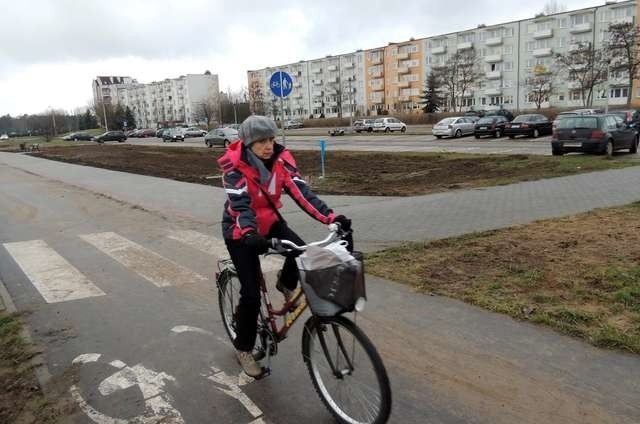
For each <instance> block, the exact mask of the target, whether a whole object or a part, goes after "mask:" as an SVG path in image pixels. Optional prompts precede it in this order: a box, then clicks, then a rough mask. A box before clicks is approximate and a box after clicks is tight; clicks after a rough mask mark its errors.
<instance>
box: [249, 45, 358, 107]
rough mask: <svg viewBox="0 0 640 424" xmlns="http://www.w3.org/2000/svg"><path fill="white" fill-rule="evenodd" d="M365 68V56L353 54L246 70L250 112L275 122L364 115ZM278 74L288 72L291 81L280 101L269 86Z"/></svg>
mask: <svg viewBox="0 0 640 424" xmlns="http://www.w3.org/2000/svg"><path fill="white" fill-rule="evenodd" d="M364 69H365V68H364V53H363V52H362V51H356V52H353V53H348V54H342V55H337V56H327V57H324V58H322V59H315V60H311V61H300V62H298V63H293V64H288V65H283V66H278V67H273V68H265V69H261V70H258V71H248V72H247V77H248V84H249V85H248V87H249V99H250V104H251V105H250V106H251V110H253V111H255V112H256V113H264V114H266V115H268V116H272V117H274V119H280V118H281V116H284V117H285V119H288V118H298V119H304V118H309V117H314V118H317V117H326V118H330V117H337V116H339V115H341V116H345V117H347V116H356V114H360V115H362V114H364V113H365V94H364V88H365V74H364ZM277 71H284V72H286V73H288V74H289V75H290V76H291V78H292V80H293V90H292V92H291V94H290V95H289V96H287V98H285V99H284V100H282V101H281V100H280V98H279V97H276V96H274V95H273V93H272V92H271V88H270V87H269V81H270V79H271V75H273V74H274V73H275V72H277ZM283 112H284V113H283Z"/></svg>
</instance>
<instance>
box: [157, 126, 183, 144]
mask: <svg viewBox="0 0 640 424" xmlns="http://www.w3.org/2000/svg"><path fill="white" fill-rule="evenodd" d="M162 141H163V142H165V143H166V142H168V141H171V142H173V141H184V134H183V133H182V128H168V129H167V130H166V131H164V132H163V133H162Z"/></svg>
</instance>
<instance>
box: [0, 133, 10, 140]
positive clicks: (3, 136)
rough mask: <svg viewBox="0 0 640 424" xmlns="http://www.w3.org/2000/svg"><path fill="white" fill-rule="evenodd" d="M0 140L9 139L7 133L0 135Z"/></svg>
mask: <svg viewBox="0 0 640 424" xmlns="http://www.w3.org/2000/svg"><path fill="white" fill-rule="evenodd" d="M0 140H9V136H8V135H7V134H2V135H0Z"/></svg>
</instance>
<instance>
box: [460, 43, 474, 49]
mask: <svg viewBox="0 0 640 424" xmlns="http://www.w3.org/2000/svg"><path fill="white" fill-rule="evenodd" d="M472 47H473V43H472V42H471V41H467V42H465V43H459V44H458V46H457V49H458V50H468V49H470V48H472Z"/></svg>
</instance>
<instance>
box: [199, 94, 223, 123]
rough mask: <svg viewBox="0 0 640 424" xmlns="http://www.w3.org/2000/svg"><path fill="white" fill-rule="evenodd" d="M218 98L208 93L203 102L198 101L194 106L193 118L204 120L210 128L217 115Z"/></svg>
mask: <svg viewBox="0 0 640 424" xmlns="http://www.w3.org/2000/svg"><path fill="white" fill-rule="evenodd" d="M218 109H219V104H218V98H217V97H216V96H213V95H210V96H209V97H207V98H206V99H204V101H203V102H200V103H198V104H197V106H196V110H195V118H196V120H197V121H198V122H200V121H206V122H207V129H211V124H212V123H213V122H214V121H215V120H216V117H217V116H218Z"/></svg>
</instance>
